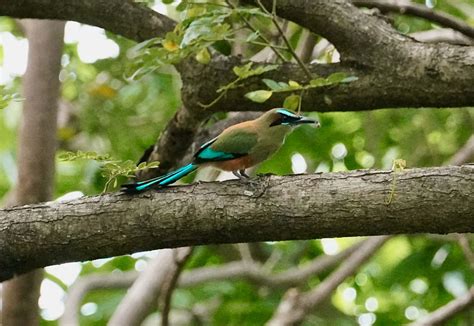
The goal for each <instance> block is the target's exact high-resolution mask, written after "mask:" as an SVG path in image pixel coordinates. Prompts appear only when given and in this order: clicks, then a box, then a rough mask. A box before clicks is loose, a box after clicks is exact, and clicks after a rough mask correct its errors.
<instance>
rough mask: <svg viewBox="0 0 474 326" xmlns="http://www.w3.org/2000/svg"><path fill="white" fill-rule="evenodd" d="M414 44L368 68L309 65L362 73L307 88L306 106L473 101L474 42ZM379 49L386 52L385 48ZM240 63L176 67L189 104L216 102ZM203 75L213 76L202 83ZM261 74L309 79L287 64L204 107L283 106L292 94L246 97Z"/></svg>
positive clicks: (319, 72)
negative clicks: (405, 55) (261, 101)
mask: <svg viewBox="0 0 474 326" xmlns="http://www.w3.org/2000/svg"><path fill="white" fill-rule="evenodd" d="M412 44H418V45H416V46H414V47H413V48H412V50H413V51H415V53H416V54H413V55H412V57H411V58H406V60H405V59H403V57H398V58H393V60H392V59H389V60H388V61H387V63H386V64H388V65H390V67H388V66H385V67H382V66H380V67H372V68H364V67H354V66H353V65H352V64H347V63H335V64H326V65H311V66H310V70H311V72H312V73H313V74H314V75H316V76H328V75H330V74H331V73H334V72H345V73H346V74H347V75H349V76H356V77H358V78H359V79H358V80H357V81H354V82H351V83H347V84H339V85H335V86H331V87H321V88H316V89H311V90H309V91H307V92H306V93H305V95H304V97H303V102H302V110H303V111H319V112H329V111H361V110H373V109H380V108H389V107H391V108H395V107H412V108H419V107H464V106H472V105H474V88H473V87H471V85H473V84H474V65H472V64H471V63H470V62H474V47H462V46H454V45H447V44H438V45H424V44H421V43H412ZM425 46H426V47H427V48H424V47H425ZM428 47H432V48H428ZM409 48H410V47H407V48H406V50H408V49H409ZM416 51H419V52H416ZM380 55H382V56H385V55H388V54H386V53H382V52H381V53H380ZM416 56H419V57H418V58H415V57H416ZM242 64H243V62H241V61H240V59H238V58H233V57H230V58H224V57H216V58H214V60H213V61H212V63H211V64H209V65H196V64H195V62H193V63H191V61H187V62H183V63H181V64H180V65H179V66H178V70H179V71H180V73H181V76H182V78H183V89H182V95H183V101H184V102H185V104H186V105H187V106H189V105H192V103H205V104H206V103H210V102H212V101H213V100H214V99H215V98H216V97H217V95H218V94H217V93H216V91H215V90H216V89H218V88H219V87H221V86H222V85H226V84H228V83H229V82H231V81H232V80H233V79H235V76H234V75H233V73H232V68H233V67H234V66H237V65H242ZM202 76H212V78H208V79H206V83H202V82H201V81H202ZM261 78H269V79H274V80H277V81H288V80H296V81H299V82H302V81H304V80H305V76H304V75H303V73H302V72H301V69H299V67H298V66H297V65H295V64H284V65H281V66H280V67H279V69H277V70H275V71H270V72H268V73H266V74H264V75H262V76H260V77H256V78H250V79H249V80H248V81H247V83H246V84H245V86H244V87H241V88H238V89H235V90H232V91H229V92H228V94H227V95H226V96H225V97H224V98H223V99H222V100H220V101H219V102H217V104H215V105H213V106H212V107H210V108H209V109H207V110H205V111H204V112H208V113H210V112H218V111H222V112H228V111H232V110H239V111H262V110H266V109H268V108H269V107H278V106H281V105H282V103H283V100H284V98H285V97H286V96H288V95H289V94H287V93H286V94H285V93H278V94H274V95H273V96H272V97H271V98H270V99H269V100H268V101H267V102H265V105H262V104H259V103H255V102H252V101H250V100H248V99H247V98H245V97H244V95H245V94H246V93H247V92H250V91H253V90H257V89H262V88H265V85H264V84H263V83H262V82H261Z"/></svg>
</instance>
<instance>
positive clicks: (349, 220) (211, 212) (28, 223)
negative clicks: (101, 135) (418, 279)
mask: <svg viewBox="0 0 474 326" xmlns="http://www.w3.org/2000/svg"><path fill="white" fill-rule="evenodd" d="M394 177H395V178H396V179H395V181H393V178H394ZM257 181H258V182H256V183H255V185H252V184H242V183H240V182H238V181H228V182H222V183H216V182H213V183H201V184H199V183H198V184H193V185H189V186H179V187H169V188H166V189H162V190H159V191H150V192H147V193H144V194H142V195H138V196H129V195H125V194H107V195H102V196H95V197H86V198H84V199H80V200H75V201H71V202H66V203H55V202H50V203H43V204H40V205H32V206H23V207H15V208H9V209H3V210H0V271H1V273H0V279H3V280H5V279H7V278H9V277H11V276H12V274H14V273H21V272H26V271H28V270H31V269H33V268H36V267H42V266H47V265H51V264H58V263H63V262H67V261H78V260H79V261H81V260H88V259H95V258H100V257H108V256H116V255H121V254H128V253H132V252H136V251H143V250H150V249H158V248H171V247H182V246H188V245H202V244H209V243H238V242H255V241H268V240H273V241H278V240H292V239H293V240H296V239H314V238H321V237H342V236H357V235H383V234H398V233H420V232H426V233H442V234H444V233H449V232H472V231H474V216H473V215H472V212H473V211H474V200H473V198H472V193H473V192H474V166H472V165H465V166H461V167H443V168H429V169H410V170H404V171H403V172H400V173H392V172H389V171H367V170H364V171H353V172H348V173H328V174H312V175H295V176H286V177H278V176H267V177H260V178H259V179H258V180H257ZM394 182H395V183H394ZM394 184H395V188H393V185H394ZM392 189H394V197H393V200H392V202H391V204H389V205H388V204H387V198H388V196H389V195H390V193H391V192H392ZM447 203H449V204H447Z"/></svg>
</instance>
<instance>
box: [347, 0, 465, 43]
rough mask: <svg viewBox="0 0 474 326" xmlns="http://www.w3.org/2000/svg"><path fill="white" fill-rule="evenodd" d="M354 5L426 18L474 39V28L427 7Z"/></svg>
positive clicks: (359, 0) (364, 1)
mask: <svg viewBox="0 0 474 326" xmlns="http://www.w3.org/2000/svg"><path fill="white" fill-rule="evenodd" d="M352 3H353V4H354V5H355V6H357V7H367V8H377V9H379V10H380V11H382V12H396V13H400V14H403V15H411V16H416V17H420V18H424V19H427V20H429V21H432V22H435V23H438V24H440V25H441V26H445V27H449V28H452V29H454V30H456V31H459V32H461V33H463V34H464V35H466V36H469V37H471V38H474V28H473V27H471V26H469V25H468V24H466V23H465V22H463V21H462V20H460V19H458V18H456V17H454V16H452V15H449V14H447V13H444V12H437V11H434V10H433V9H430V8H428V7H426V6H423V5H420V4H416V3H411V2H410V1H408V2H406V3H400V2H395V1H374V0H352Z"/></svg>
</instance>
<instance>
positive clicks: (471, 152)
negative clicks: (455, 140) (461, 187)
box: [449, 135, 474, 165]
mask: <svg viewBox="0 0 474 326" xmlns="http://www.w3.org/2000/svg"><path fill="white" fill-rule="evenodd" d="M473 161H474V135H472V136H471V137H470V138H469V139H468V141H467V142H466V144H464V146H463V147H461V149H460V150H458V151H457V152H456V154H455V155H454V156H453V158H451V160H450V161H449V164H451V165H460V164H464V163H468V162H473Z"/></svg>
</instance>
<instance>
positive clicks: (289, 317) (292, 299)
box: [268, 236, 390, 326]
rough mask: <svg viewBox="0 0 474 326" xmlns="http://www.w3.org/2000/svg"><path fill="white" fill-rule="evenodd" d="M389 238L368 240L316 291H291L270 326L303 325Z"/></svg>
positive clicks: (315, 289) (281, 303)
mask: <svg viewBox="0 0 474 326" xmlns="http://www.w3.org/2000/svg"><path fill="white" fill-rule="evenodd" d="M389 238H390V237H389V236H379V237H372V238H370V239H369V240H367V241H366V242H365V243H364V244H363V245H362V246H361V247H360V248H359V250H358V251H356V252H354V253H352V254H351V255H350V257H349V258H347V259H346V260H345V261H344V262H343V263H342V265H341V266H340V267H339V268H338V269H337V270H336V271H335V272H333V273H332V274H331V275H330V276H329V277H327V278H326V279H325V280H324V281H323V282H322V283H321V284H319V285H318V286H317V287H315V288H314V289H312V290H310V291H308V292H306V293H303V294H302V293H300V292H299V291H298V290H296V289H291V290H289V291H288V292H287V293H286V294H285V296H284V298H283V300H282V302H280V305H279V306H278V308H277V310H276V311H275V313H274V315H273V317H272V319H271V320H270V321H269V322H268V325H270V326H285V325H297V324H299V323H301V322H302V321H303V319H304V318H305V317H306V315H307V314H309V313H310V312H311V311H312V310H314V308H315V307H317V306H318V305H320V304H321V303H322V302H323V301H324V300H326V299H327V298H328V297H329V296H330V295H331V293H332V292H333V291H334V290H335V289H336V288H337V286H339V284H341V283H342V282H343V281H344V280H345V279H346V278H347V277H349V276H350V275H352V274H354V273H355V272H356V271H357V270H358V269H359V268H360V266H361V265H362V264H363V263H365V262H366V261H367V260H368V259H369V258H370V257H372V255H373V254H374V252H375V251H377V250H378V249H379V248H380V247H381V246H382V245H383V244H384V243H385V242H386V241H387V240H388V239H389Z"/></svg>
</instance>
